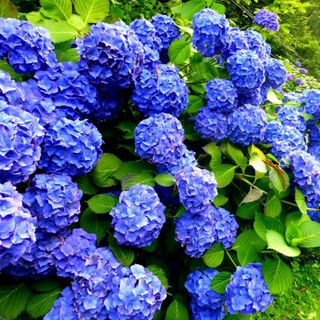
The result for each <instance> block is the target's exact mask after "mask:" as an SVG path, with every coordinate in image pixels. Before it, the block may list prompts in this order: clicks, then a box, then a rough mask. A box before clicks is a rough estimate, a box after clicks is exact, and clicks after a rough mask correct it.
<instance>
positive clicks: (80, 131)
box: [40, 118, 103, 176]
mask: <svg viewBox="0 0 320 320" xmlns="http://www.w3.org/2000/svg"><path fill="white" fill-rule="evenodd" d="M102 143H103V141H102V136H101V134H100V133H99V131H98V129H97V128H96V127H95V126H94V125H92V124H91V123H89V122H88V121H87V120H78V119H77V120H74V121H72V120H69V119H66V118H62V119H60V120H58V121H56V122H55V123H53V124H52V126H51V127H49V128H48V130H47V132H46V136H45V139H44V144H43V150H42V157H41V160H40V168H41V169H43V170H44V171H45V173H56V174H66V175H69V176H80V175H82V174H85V173H87V172H89V171H91V169H92V168H93V167H94V166H95V164H96V162H97V160H98V159H99V157H100V155H101V154H102V150H101V145H102Z"/></svg>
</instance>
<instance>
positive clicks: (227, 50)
mask: <svg viewBox="0 0 320 320" xmlns="http://www.w3.org/2000/svg"><path fill="white" fill-rule="evenodd" d="M239 50H249V45H248V43H247V41H246V37H245V33H244V32H243V31H241V30H240V29H239V28H228V29H227V31H226V33H225V35H224V43H223V47H222V57H223V58H224V59H225V60H226V59H228V58H229V57H230V56H231V55H233V54H234V53H236V52H237V51H239Z"/></svg>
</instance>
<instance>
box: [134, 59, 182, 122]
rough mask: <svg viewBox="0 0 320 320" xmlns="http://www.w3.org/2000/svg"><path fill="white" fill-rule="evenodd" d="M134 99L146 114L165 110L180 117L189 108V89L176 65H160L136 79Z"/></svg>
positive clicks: (145, 71) (138, 107)
mask: <svg viewBox="0 0 320 320" xmlns="http://www.w3.org/2000/svg"><path fill="white" fill-rule="evenodd" d="M132 101H133V102H134V103H135V104H136V106H137V109H138V110H139V111H140V112H142V113H143V114H145V115H146V116H152V115H154V114H157V113H160V112H165V113H169V114H172V115H174V116H175V117H178V116H179V115H180V113H181V112H182V111H183V110H185V109H186V108H187V104H188V89H187V86H186V83H185V82H184V80H183V79H181V78H180V77H179V73H178V70H177V69H176V68H175V67H171V66H168V65H164V64H163V65H158V66H157V67H156V68H155V69H154V70H152V71H150V70H147V69H144V70H143V71H142V73H141V75H140V76H139V77H138V79H137V80H136V81H135V86H134V90H133V93H132Z"/></svg>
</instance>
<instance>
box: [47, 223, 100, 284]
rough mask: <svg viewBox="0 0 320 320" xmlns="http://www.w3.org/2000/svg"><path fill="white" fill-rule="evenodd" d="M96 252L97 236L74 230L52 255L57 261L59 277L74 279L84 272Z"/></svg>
mask: <svg viewBox="0 0 320 320" xmlns="http://www.w3.org/2000/svg"><path fill="white" fill-rule="evenodd" d="M95 250H96V235H94V234H89V233H87V232H85V231H84V230H82V229H73V230H72V233H71V234H70V235H68V236H66V237H65V239H64V241H63V243H62V245H61V246H60V247H58V248H56V249H55V250H53V252H52V254H53V257H54V259H55V263H56V268H57V275H58V276H60V277H72V278H74V277H75V276H76V275H78V274H79V273H81V272H82V271H83V268H84V266H85V263H86V259H87V257H88V256H89V255H90V254H92V253H93V252H94V251H95Z"/></svg>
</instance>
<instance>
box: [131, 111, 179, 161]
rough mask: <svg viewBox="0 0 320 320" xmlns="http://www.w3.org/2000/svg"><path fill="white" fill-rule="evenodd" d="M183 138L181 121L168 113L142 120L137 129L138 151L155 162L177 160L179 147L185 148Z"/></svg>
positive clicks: (143, 156)
mask: <svg viewBox="0 0 320 320" xmlns="http://www.w3.org/2000/svg"><path fill="white" fill-rule="evenodd" d="M183 139H184V130H183V128H182V125H181V123H180V121H179V120H178V119H177V118H176V117H174V116H172V115H170V114H167V113H159V114H156V115H154V116H152V117H149V118H147V119H145V120H142V121H141V122H140V123H139V124H138V125H137V127H136V129H135V148H136V152H137V153H138V155H139V156H140V157H141V158H143V159H148V160H150V161H151V162H152V163H155V164H170V163H172V162H175V156H176V153H177V149H184V145H183Z"/></svg>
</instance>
